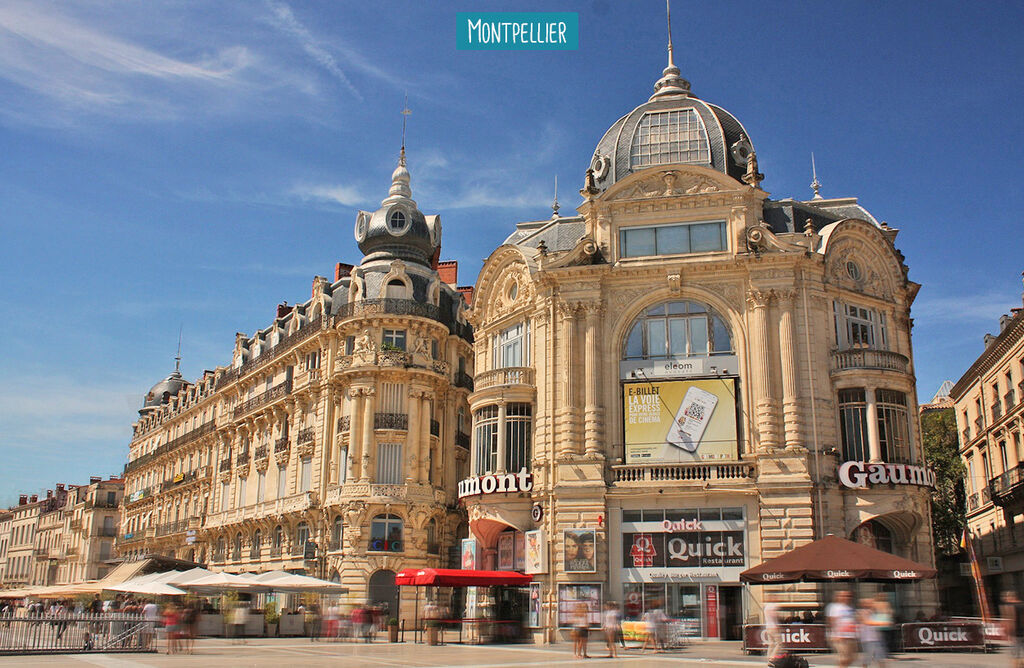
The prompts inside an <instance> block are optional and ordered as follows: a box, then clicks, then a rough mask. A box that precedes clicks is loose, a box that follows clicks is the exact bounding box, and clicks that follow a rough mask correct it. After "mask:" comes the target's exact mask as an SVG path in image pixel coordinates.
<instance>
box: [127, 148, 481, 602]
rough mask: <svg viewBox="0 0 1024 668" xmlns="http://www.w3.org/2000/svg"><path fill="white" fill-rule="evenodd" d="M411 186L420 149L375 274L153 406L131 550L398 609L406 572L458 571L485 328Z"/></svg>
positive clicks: (151, 399) (371, 252) (373, 253)
mask: <svg viewBox="0 0 1024 668" xmlns="http://www.w3.org/2000/svg"><path fill="white" fill-rule="evenodd" d="M409 182H410V177H409V172H408V171H407V169H406V167H405V155H404V149H403V154H402V157H401V160H400V164H399V167H398V168H397V169H396V170H395V173H394V174H393V175H392V185H391V189H390V192H389V195H388V197H387V198H386V199H385V200H384V201H383V202H382V203H381V208H380V209H379V210H378V211H376V212H372V213H370V212H360V213H359V216H358V218H357V221H356V231H355V233H356V239H357V241H358V242H359V244H360V248H361V250H362V251H363V253H364V257H363V260H362V262H361V264H360V265H359V266H356V267H353V266H350V265H342V264H339V265H338V268H337V271H336V274H335V279H334V281H333V282H331V281H328V280H327V279H326V278H322V277H315V278H314V279H313V285H312V294H311V297H310V299H309V300H308V301H306V302H304V303H302V304H298V305H294V306H287V305H282V306H280V307H279V308H278V313H277V318H276V319H275V320H274V322H273V324H272V325H271V326H270V327H268V328H266V329H263V330H260V331H258V332H256V333H255V334H254V335H252V336H247V335H243V334H239V335H238V336H237V338H236V342H235V350H234V354H233V361H232V362H231V364H230V365H228V366H226V367H219V368H218V369H216V370H215V371H209V372H206V373H205V374H204V376H203V377H202V378H200V379H198V380H197V381H196V382H195V383H188V382H185V381H183V380H182V379H181V377H180V374H178V373H177V372H175V373H174V374H171V376H169V377H168V378H167V379H165V380H164V381H162V382H161V383H159V384H158V385H157V386H155V387H154V388H153V390H152V391H151V392H150V393H149V394H148V395H147V398H146V400H145V405H144V407H143V409H142V410H141V411H140V415H141V418H140V420H139V422H138V423H136V425H135V435H134V438H133V440H132V445H131V454H130V457H129V463H128V465H127V467H126V469H125V480H126V502H125V521H124V524H123V528H124V530H123V532H122V534H121V536H120V538H119V540H118V549H119V551H120V552H121V554H122V555H123V556H126V557H128V558H137V557H141V556H143V555H146V554H152V553H158V554H164V555H167V556H174V557H178V558H181V559H187V560H193V561H198V562H203V563H206V564H208V565H209V566H210V567H211V568H215V569H218V570H226V571H230V572H242V571H249V572H262V571H268V570H275V569H288V570H292V571H295V570H303V571H305V572H306V573H307V574H310V575H314V576H319V577H324V578H330V579H333V580H337V581H340V582H342V583H344V584H346V585H347V586H348V587H349V589H350V594H349V597H350V600H352V601H363V600H374V601H377V602H382V603H387V604H388V605H389V607H391V609H392V610H394V606H395V604H396V595H397V589H396V588H395V586H394V574H395V573H396V572H397V571H398V570H400V569H403V568H411V567H425V566H435V567H437V566H447V565H448V564H449V553H448V548H449V547H450V546H451V545H453V543H454V540H455V538H454V537H455V536H456V534H457V532H458V530H459V525H460V523H461V524H463V525H464V521H462V519H461V518H462V516H461V514H460V512H459V511H458V509H456V508H455V507H454V499H455V496H454V490H455V485H456V483H457V480H458V478H457V476H456V471H458V470H460V466H464V462H465V461H466V460H467V457H468V455H467V452H468V451H467V449H466V445H467V444H468V435H467V434H466V433H465V427H464V426H463V424H464V422H466V415H467V411H468V404H467V402H466V396H467V395H468V393H469V391H470V389H471V388H472V380H471V373H472V371H471V364H472V354H471V350H472V349H471V343H472V333H471V329H470V327H469V325H468V324H467V323H466V321H465V318H464V316H463V311H464V309H465V302H464V301H463V298H462V295H461V294H460V293H459V292H458V291H457V290H456V289H455V286H453V285H449V282H451V283H454V282H455V279H456V277H457V265H456V264H454V263H439V262H438V261H437V257H438V254H439V252H440V242H441V223H440V219H439V217H438V216H425V215H424V214H422V213H421V212H420V211H419V209H418V208H417V207H416V203H415V202H414V201H412V199H411V189H410V187H409ZM439 270H440V271H441V272H443V275H442V274H441V273H439ZM462 532H463V534H465V532H466V529H465V527H464V526H463V529H462Z"/></svg>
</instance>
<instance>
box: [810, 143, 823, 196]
mask: <svg viewBox="0 0 1024 668" xmlns="http://www.w3.org/2000/svg"><path fill="white" fill-rule="evenodd" d="M811 175H812V176H813V177H814V180H813V181H811V190H813V191H814V197H813V198H811V199H825V198H824V197H822V196H821V193H820V192H818V191H819V190H821V182H820V181H818V168H817V166H815V164H814V152H813V151H812V152H811Z"/></svg>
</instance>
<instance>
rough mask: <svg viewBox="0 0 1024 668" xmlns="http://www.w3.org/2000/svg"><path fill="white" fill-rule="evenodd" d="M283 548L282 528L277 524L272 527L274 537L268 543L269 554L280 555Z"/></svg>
mask: <svg viewBox="0 0 1024 668" xmlns="http://www.w3.org/2000/svg"><path fill="white" fill-rule="evenodd" d="M283 548H284V528H283V527H282V526H281V525H280V524H278V525H277V526H276V527H274V539H273V541H272V542H271V543H270V556H272V557H280V556H281V550H282V549H283Z"/></svg>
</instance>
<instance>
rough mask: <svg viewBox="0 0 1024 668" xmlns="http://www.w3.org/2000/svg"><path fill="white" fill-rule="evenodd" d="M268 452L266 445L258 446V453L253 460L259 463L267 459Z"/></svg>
mask: <svg viewBox="0 0 1024 668" xmlns="http://www.w3.org/2000/svg"><path fill="white" fill-rule="evenodd" d="M267 450H268V448H267V446H266V445H260V446H257V447H256V451H255V453H254V454H253V458H254V459H256V460H257V461H259V460H261V459H266V458H267Z"/></svg>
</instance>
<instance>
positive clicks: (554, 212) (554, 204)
mask: <svg viewBox="0 0 1024 668" xmlns="http://www.w3.org/2000/svg"><path fill="white" fill-rule="evenodd" d="M560 208H561V207H559V206H558V174H555V201H554V202H552V203H551V217H552V218H558V209H560Z"/></svg>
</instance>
